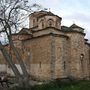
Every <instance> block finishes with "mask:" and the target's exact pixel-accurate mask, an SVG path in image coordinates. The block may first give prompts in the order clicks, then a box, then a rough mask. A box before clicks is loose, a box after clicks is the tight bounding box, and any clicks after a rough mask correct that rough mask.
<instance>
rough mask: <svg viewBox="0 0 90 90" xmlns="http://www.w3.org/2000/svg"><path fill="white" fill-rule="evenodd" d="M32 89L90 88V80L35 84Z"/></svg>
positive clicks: (80, 89)
mask: <svg viewBox="0 0 90 90" xmlns="http://www.w3.org/2000/svg"><path fill="white" fill-rule="evenodd" d="M32 90H90V81H78V82H69V83H59V82H51V83H49V84H43V85H38V86H34V87H33V88H32Z"/></svg>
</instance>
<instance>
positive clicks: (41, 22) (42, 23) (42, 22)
mask: <svg viewBox="0 0 90 90" xmlns="http://www.w3.org/2000/svg"><path fill="white" fill-rule="evenodd" d="M40 24H41V27H42V28H44V19H42V20H41V21H40Z"/></svg>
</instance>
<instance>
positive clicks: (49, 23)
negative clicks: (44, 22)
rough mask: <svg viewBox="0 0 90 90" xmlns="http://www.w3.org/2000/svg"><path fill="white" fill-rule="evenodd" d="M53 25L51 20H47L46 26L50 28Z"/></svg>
mask: <svg viewBox="0 0 90 90" xmlns="http://www.w3.org/2000/svg"><path fill="white" fill-rule="evenodd" d="M53 25H54V21H53V20H52V19H49V20H48V26H49V27H52V26H53Z"/></svg>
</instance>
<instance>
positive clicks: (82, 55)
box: [80, 54, 84, 72]
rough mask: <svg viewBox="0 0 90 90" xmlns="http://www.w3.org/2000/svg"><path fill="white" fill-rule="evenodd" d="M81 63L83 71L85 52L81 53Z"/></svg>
mask: <svg viewBox="0 0 90 90" xmlns="http://www.w3.org/2000/svg"><path fill="white" fill-rule="evenodd" d="M80 63H81V69H82V72H83V70H84V65H83V64H84V54H81V55H80Z"/></svg>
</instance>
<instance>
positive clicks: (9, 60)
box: [0, 42, 21, 78]
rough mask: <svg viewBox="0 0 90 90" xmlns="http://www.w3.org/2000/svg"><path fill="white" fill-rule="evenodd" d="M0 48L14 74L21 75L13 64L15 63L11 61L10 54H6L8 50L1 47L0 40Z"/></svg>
mask: <svg viewBox="0 0 90 90" xmlns="http://www.w3.org/2000/svg"><path fill="white" fill-rule="evenodd" d="M0 50H1V52H2V54H3V56H4V58H5V60H6V62H7V63H8V65H9V66H10V67H11V68H12V70H13V72H14V74H15V75H16V77H17V78H19V77H21V75H20V73H19V71H18V69H17V67H16V66H15V64H14V63H13V61H12V58H11V57H10V55H9V54H8V52H7V51H6V49H5V48H4V47H3V45H2V44H1V42H0Z"/></svg>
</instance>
